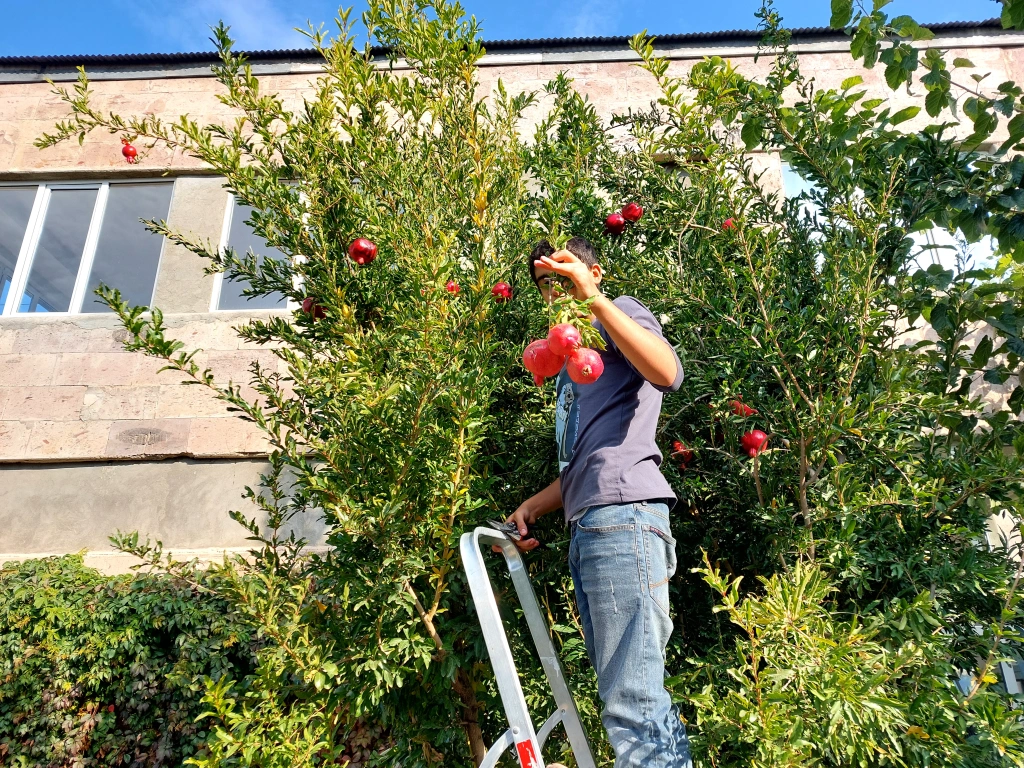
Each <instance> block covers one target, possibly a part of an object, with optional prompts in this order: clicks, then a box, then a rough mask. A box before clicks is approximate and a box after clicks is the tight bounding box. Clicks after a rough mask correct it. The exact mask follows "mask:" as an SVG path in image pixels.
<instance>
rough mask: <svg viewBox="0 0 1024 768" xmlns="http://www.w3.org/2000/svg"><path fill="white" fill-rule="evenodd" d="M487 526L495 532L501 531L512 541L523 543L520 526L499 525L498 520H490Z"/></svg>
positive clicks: (513, 524)
mask: <svg viewBox="0 0 1024 768" xmlns="http://www.w3.org/2000/svg"><path fill="white" fill-rule="evenodd" d="M487 524H488V525H489V526H491V528H494V529H495V530H498V531H501V532H502V533H504V534H505V535H506V536H508V537H509V538H510V539H512V541H521V540H522V538H523V537H522V535H521V534H520V533H519V526H517V525H516V524H515V523H499V522H498V521H497V520H488V521H487Z"/></svg>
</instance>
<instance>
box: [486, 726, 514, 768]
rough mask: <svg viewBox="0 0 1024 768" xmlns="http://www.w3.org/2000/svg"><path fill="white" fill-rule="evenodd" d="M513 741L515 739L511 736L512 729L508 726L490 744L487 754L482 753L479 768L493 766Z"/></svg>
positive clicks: (490, 767)
mask: <svg viewBox="0 0 1024 768" xmlns="http://www.w3.org/2000/svg"><path fill="white" fill-rule="evenodd" d="M514 743H515V739H513V738H512V729H511V728H509V729H508V730H507V731H505V732H504V733H503V734H501V736H500V737H498V740H497V741H496V742H494V743H493V744H491V748H490V749H488V750H487V754H486V755H484V759H483V761H482V762H481V763H480V768H494V766H495V765H497V764H498V758H500V757H501V756H502V754H504V752H505V750H506V749H508V748H509V747H511V746H512V745H513V744H514Z"/></svg>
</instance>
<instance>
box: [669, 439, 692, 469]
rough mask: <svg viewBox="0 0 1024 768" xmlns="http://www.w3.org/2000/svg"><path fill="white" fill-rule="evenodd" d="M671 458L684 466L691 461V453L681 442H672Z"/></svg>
mask: <svg viewBox="0 0 1024 768" xmlns="http://www.w3.org/2000/svg"><path fill="white" fill-rule="evenodd" d="M672 456H673V457H675V458H678V459H679V460H680V461H681V462H682V463H683V466H686V465H687V464H689V463H690V462H691V461H693V451H691V450H690V449H689V448H687V447H686V443H684V442H682V441H681V440H673V441H672Z"/></svg>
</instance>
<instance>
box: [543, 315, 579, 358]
mask: <svg viewBox="0 0 1024 768" xmlns="http://www.w3.org/2000/svg"><path fill="white" fill-rule="evenodd" d="M581 346H583V337H582V336H580V332H579V331H578V330H576V327H575V326H574V325H572V324H570V323H559V324H558V325H556V326H555V327H554V328H552V329H551V330H550V331H548V349H550V350H551V351H552V352H553V353H554V354H556V355H561V356H562V357H565V356H566V355H571V354H572V353H573V352H575V351H576V350H577V349H579V348H580V347H581Z"/></svg>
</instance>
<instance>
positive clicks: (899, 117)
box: [889, 106, 921, 125]
mask: <svg viewBox="0 0 1024 768" xmlns="http://www.w3.org/2000/svg"><path fill="white" fill-rule="evenodd" d="M920 111H921V108H920V107H917V106H913V107H904V108H903V109H901V110H900V111H899V112H897V113H896V114H895V115H893V116H892V117H890V118H889V122H890V123H891V124H892V125H899V124H900V123H905V122H906V121H907V120H912V119H914V118H915V117H917V115H918V113H919V112H920Z"/></svg>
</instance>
